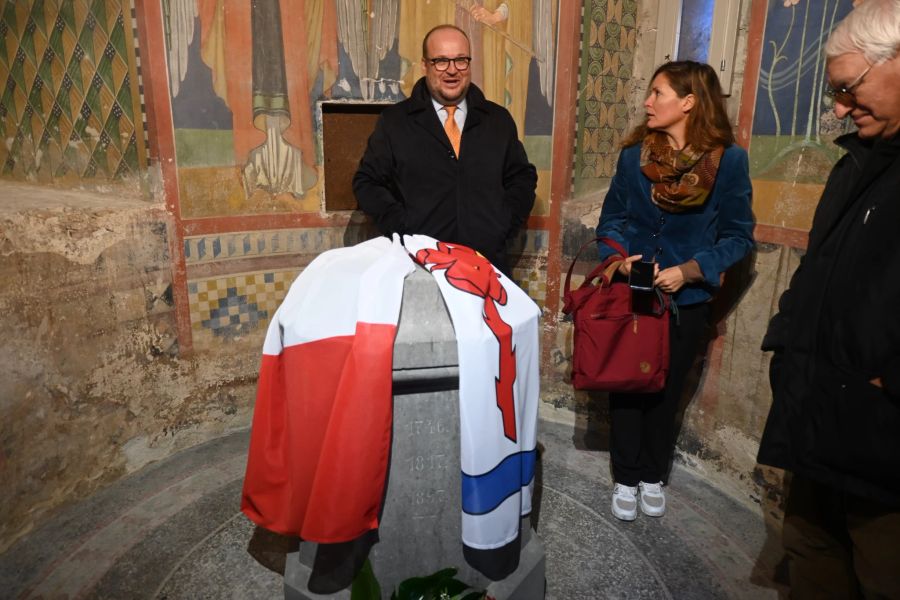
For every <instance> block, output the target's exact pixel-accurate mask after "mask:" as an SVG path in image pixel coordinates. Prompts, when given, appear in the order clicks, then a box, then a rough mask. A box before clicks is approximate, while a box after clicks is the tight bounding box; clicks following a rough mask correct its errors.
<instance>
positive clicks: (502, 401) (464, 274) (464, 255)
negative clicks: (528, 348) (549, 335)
mask: <svg viewBox="0 0 900 600" xmlns="http://www.w3.org/2000/svg"><path fill="white" fill-rule="evenodd" d="M415 258H416V261H417V262H418V263H419V264H421V265H422V266H423V267H425V268H426V269H428V270H429V271H432V272H433V271H436V270H441V269H444V270H446V271H447V272H446V273H445V276H446V277H447V281H448V282H449V283H450V285H452V286H453V287H455V288H457V289H459V290H462V291H464V292H467V293H469V294H473V295H475V296H478V297H479V298H484V311H483V312H482V315H483V317H484V322H485V323H486V324H487V326H488V329H490V330H491V333H493V334H494V337H495V338H497V342H498V343H499V344H500V356H499V365H500V368H499V374H500V376H499V377H497V378H495V380H494V382H495V391H496V394H497V408H499V409H500V414H501V415H502V417H503V434H504V435H505V436H506V437H507V438H509V439H510V440H512V441H513V442H515V441H516V406H515V401H514V398H513V383H514V382H515V381H516V350H515V348H513V345H512V327H510V326H509V324H507V323H505V322H504V321H503V320H502V319H501V318H500V312H499V311H498V310H497V304H499V305H501V306H505V305H506V290H505V289H504V288H503V285H502V284H501V283H500V277H499V275H497V272H496V271H495V270H494V267H493V265H491V263H490V262H488V260H487V259H486V258H484V257H483V256H482V255H480V254H478V253H477V252H475V251H474V250H472V249H471V248H468V247H466V246H461V245H459V244H448V243H445V242H438V245H437V249H432V248H426V249H424V250H419V251H418V252H417V253H416V256H415ZM429 265H430V266H429Z"/></svg>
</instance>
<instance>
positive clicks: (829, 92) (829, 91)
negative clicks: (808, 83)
mask: <svg viewBox="0 0 900 600" xmlns="http://www.w3.org/2000/svg"><path fill="white" fill-rule="evenodd" d="M872 66H873V65H869V67H868V68H867V69H866V70H865V71H863V72H862V73H860V74H859V77H857V78H856V79H854V80H853V82H852V83H850V84H849V85H844V86H841V87H839V88H833V87H831V86H828V87H826V88H825V95H826V96H828V97H829V98H832V99H833V100H834V101H835V102H837V103H838V104H843V105H844V106H855V105H856V93H855V92H854V91H853V90H855V89H856V88H858V87H859V86H860V84H861V83H862V82H863V79H865V78H866V75H868V74H869V71H871V70H872Z"/></svg>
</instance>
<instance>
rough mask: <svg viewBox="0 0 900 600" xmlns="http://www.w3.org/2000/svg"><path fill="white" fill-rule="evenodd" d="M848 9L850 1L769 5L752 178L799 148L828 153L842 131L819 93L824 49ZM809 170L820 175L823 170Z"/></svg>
mask: <svg viewBox="0 0 900 600" xmlns="http://www.w3.org/2000/svg"><path fill="white" fill-rule="evenodd" d="M851 8H852V2H851V0H823V1H822V2H812V1H810V0H785V1H784V2H773V3H771V4H770V6H769V9H768V13H769V14H768V16H767V19H766V32H765V35H764V39H763V48H762V64H761V68H760V75H759V84H758V85H759V93H758V94H757V100H756V108H755V110H754V119H753V135H754V139H753V144H752V145H753V146H755V148H754V154H756V157H755V158H756V160H754V161H753V162H754V163H755V164H756V165H757V169H754V171H755V174H762V173H766V172H770V171H772V170H773V168H775V167H777V163H778V162H780V161H781V160H783V159H785V158H788V159H790V156H791V155H793V153H794V152H796V151H798V150H800V149H802V148H810V147H818V148H828V149H829V150H830V144H829V143H827V142H828V140H830V139H831V138H833V137H835V136H837V135H838V134H840V133H844V124H842V123H840V122H839V121H837V120H836V119H834V117H833V115H832V111H831V104H830V100H829V99H828V98H827V97H825V96H824V95H823V91H824V89H825V65H824V57H823V56H822V45H823V43H824V41H825V39H826V38H827V37H828V34H829V32H830V31H831V30H832V29H833V28H834V26H835V24H836V23H837V22H838V21H840V20H841V19H842V18H843V17H844V16H845V15H846V14H847V13H848V12H849V10H850V9H851ZM823 137H824V138H826V140H825V142H823ZM834 158H835V156H831V155H830V154H829V155H828V156H827V157H825V160H827V162H828V163H829V164H830V162H833V160H834ZM813 172H814V175H815V177H818V176H819V175H820V174H821V172H822V170H821V169H820V168H816V169H814V171H813Z"/></svg>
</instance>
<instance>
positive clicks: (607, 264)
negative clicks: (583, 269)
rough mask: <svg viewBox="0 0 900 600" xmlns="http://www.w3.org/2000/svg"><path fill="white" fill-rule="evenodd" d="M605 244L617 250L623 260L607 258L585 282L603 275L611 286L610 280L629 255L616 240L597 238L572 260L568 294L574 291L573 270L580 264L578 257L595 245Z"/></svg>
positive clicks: (567, 285) (567, 274)
mask: <svg viewBox="0 0 900 600" xmlns="http://www.w3.org/2000/svg"><path fill="white" fill-rule="evenodd" d="M601 242H602V243H604V244H606V245H607V246H609V247H610V248H612V249H613V250H615V251H616V252H617V253H618V254H617V255H618V256H620V257H621V258H617V255H616V254H613V255H611V256H609V257H607V259H606V260H604V261H603V262H602V263H600V265H599V266H597V267H595V268H594V270H593V271H591V272H590V273H589V274H588V276H587V278H586V279H585V281H591V280H593V279H594V277H597V276H598V275H600V273H601V272H602V273H603V281H604V282H605V283H606V284H607V285H609V282H610V280H611V279H612V276H613V274H614V273H615V272H616V269H618V268H619V265H620V264H621V263H622V261H623V260H625V257H626V256H628V253H627V252H626V251H625V248H623V247H622V245H621V244H620V243H619V242H617V241H616V240H614V239H612V238H608V237H597V238H594V239H592V240H590V241H589V242H585V243H584V244H583V245H582V246H581V248H579V249H578V252H577V253H576V254H575V258H573V259H572V264H570V265H569V270H568V271H567V272H566V288H565V290H564V291H565V293H566V294H568V293H569V292H571V291H572V270H573V269H574V268H575V263H577V262H578V257H579V256H581V253H582V252H584V249H585V248H587V247H588V246H590V245H591V244H594V243H601Z"/></svg>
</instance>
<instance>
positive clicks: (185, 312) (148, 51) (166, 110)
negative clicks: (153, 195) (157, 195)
mask: <svg viewBox="0 0 900 600" xmlns="http://www.w3.org/2000/svg"><path fill="white" fill-rule="evenodd" d="M135 12H136V16H137V25H138V40H139V43H140V54H141V67H140V68H141V80H142V82H143V85H144V104H145V107H146V108H145V110H146V112H147V135H148V137H149V141H150V161H151V163H153V162H156V163H158V164H159V169H160V174H161V176H162V183H163V196H164V197H165V202H166V210H167V211H168V213H169V215H171V223H170V225H171V227H170V228H169V229H170V233H169V255H170V257H171V260H172V296H173V298H174V301H175V321H176V326H177V330H178V348H179V352H180V353H181V354H185V353H189V352H190V351H191V350H192V349H193V340H192V336H191V315H190V306H189V303H188V292H187V268H186V266H185V261H184V223H183V222H182V220H181V204H180V201H179V197H178V169H177V167H176V162H175V128H174V124H173V122H172V98H171V95H170V94H169V70H168V65H167V63H166V40H165V28H164V25H163V15H162V3H161V2H158V1H155V0H146V1H145V0H135Z"/></svg>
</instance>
